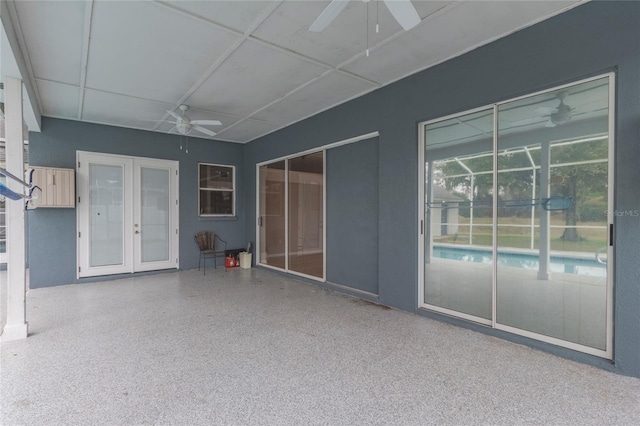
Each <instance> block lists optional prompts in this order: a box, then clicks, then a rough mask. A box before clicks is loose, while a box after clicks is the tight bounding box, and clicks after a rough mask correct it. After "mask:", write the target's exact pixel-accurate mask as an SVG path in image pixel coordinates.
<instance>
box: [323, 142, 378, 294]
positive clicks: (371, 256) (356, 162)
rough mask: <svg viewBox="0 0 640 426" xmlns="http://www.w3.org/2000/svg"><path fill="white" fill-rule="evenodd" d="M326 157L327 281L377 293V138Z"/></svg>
mask: <svg viewBox="0 0 640 426" xmlns="http://www.w3.org/2000/svg"><path fill="white" fill-rule="evenodd" d="M326 158H327V164H326V172H327V177H326V179H327V204H326V209H327V223H326V227H327V241H326V256H327V281H329V282H331V283H335V284H340V285H344V286H346V287H351V288H354V289H357V290H362V291H366V292H368V293H373V294H378V138H372V139H367V140H363V141H360V142H356V143H353V144H349V145H344V146H340V147H337V148H333V149H330V150H328V151H327V157H326Z"/></svg>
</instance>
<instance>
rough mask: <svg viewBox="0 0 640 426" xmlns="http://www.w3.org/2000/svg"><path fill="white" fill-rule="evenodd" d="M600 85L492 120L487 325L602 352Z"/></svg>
mask: <svg viewBox="0 0 640 426" xmlns="http://www.w3.org/2000/svg"><path fill="white" fill-rule="evenodd" d="M608 99H609V83H608V79H607V78H603V79H598V80H594V81H590V82H586V83H583V84H579V85H575V86H572V87H569V88H564V89H561V90H558V91H554V92H548V93H544V94H541V95H537V96H532V97H529V98H525V99H521V100H517V101H514V102H510V103H506V104H503V105H501V106H500V107H499V112H498V128H499V134H498V163H497V168H498V184H497V186H498V196H499V199H498V205H499V209H498V215H497V216H498V218H497V229H498V247H497V249H498V259H497V264H498V265H497V277H496V280H497V296H496V297H497V300H496V307H497V308H496V309H497V322H498V323H500V324H504V325H508V326H511V327H515V328H518V329H521V330H526V331H530V332H534V333H538V334H542V335H545V336H550V337H554V338H558V339H562V340H565V341H568V342H573V343H577V344H580V345H585V346H588V347H592V348H596V349H601V350H605V348H606V325H607V268H606V254H607V229H608V227H607V211H608V210H609V208H610V206H609V205H608V201H607V200H608V150H609V139H608V116H609V104H608Z"/></svg>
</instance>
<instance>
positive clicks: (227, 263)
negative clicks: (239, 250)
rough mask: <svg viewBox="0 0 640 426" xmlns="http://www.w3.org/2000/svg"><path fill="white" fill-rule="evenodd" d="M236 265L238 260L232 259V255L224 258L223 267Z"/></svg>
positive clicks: (238, 263) (235, 266)
mask: <svg viewBox="0 0 640 426" xmlns="http://www.w3.org/2000/svg"><path fill="white" fill-rule="evenodd" d="M238 266H240V262H239V261H238V260H237V259H234V258H233V257H227V258H226V259H225V262H224V267H225V268H237V267H238Z"/></svg>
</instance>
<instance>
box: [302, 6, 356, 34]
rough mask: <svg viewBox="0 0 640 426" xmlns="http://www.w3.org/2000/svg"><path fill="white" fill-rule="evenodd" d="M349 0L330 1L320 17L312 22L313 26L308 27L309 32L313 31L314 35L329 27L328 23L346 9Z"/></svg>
mask: <svg viewBox="0 0 640 426" xmlns="http://www.w3.org/2000/svg"><path fill="white" fill-rule="evenodd" d="M348 3H349V0H332V2H331V3H329V6H327V7H326V8H325V9H324V10H323V11H322V13H321V14H320V16H318V17H317V18H316V20H315V21H313V24H311V26H310V27H309V31H313V32H314V33H319V32H321V31H322V30H324V29H325V28H327V27H328V26H329V24H330V23H332V22H333V20H334V19H336V17H337V16H338V15H339V14H340V12H342V10H343V9H344V8H345V7H347V4H348Z"/></svg>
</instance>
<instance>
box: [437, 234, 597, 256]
mask: <svg viewBox="0 0 640 426" xmlns="http://www.w3.org/2000/svg"><path fill="white" fill-rule="evenodd" d="M434 242H436V243H448V244H469V234H458V235H456V236H447V237H443V238H437V239H435V240H434ZM492 244H493V237H492V235H491V234H479V233H475V232H474V234H473V245H478V246H487V247H491V245H492ZM606 245H607V240H606V237H605V238H602V239H599V238H593V237H591V238H588V239H587V238H585V239H583V240H582V241H562V240H561V239H560V238H559V237H557V238H553V237H552V238H551V250H557V251H583V252H595V251H596V250H597V249H599V248H601V247H604V246H606ZM498 246H499V247H502V248H505V247H512V248H531V237H530V236H527V235H513V234H498ZM534 248H536V249H537V248H538V238H537V236H536V238H535V240H534Z"/></svg>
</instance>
